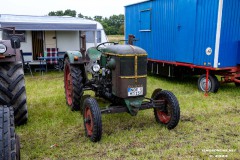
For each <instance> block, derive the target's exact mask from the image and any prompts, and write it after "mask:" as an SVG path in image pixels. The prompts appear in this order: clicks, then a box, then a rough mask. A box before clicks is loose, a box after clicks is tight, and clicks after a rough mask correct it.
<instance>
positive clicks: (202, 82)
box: [198, 74, 220, 93]
mask: <svg viewBox="0 0 240 160" xmlns="http://www.w3.org/2000/svg"><path fill="white" fill-rule="evenodd" d="M219 87H220V84H219V81H218V79H217V77H216V76H215V75H209V76H208V90H207V92H213V93H216V92H217V91H218V89H219ZM198 89H199V91H202V92H206V74H203V75H201V76H200V77H199V78H198Z"/></svg>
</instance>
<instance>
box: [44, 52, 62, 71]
mask: <svg viewBox="0 0 240 160" xmlns="http://www.w3.org/2000/svg"><path fill="white" fill-rule="evenodd" d="M46 62H47V64H50V65H54V68H55V69H59V61H58V48H47V59H46Z"/></svg>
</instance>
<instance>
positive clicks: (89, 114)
mask: <svg viewBox="0 0 240 160" xmlns="http://www.w3.org/2000/svg"><path fill="white" fill-rule="evenodd" d="M83 111H84V113H83V122H84V128H85V135H86V136H87V137H88V138H89V139H90V140H91V141H92V142H98V141H100V140H101V137H102V117H101V111H100V109H99V107H98V103H97V101H96V100H95V99H94V98H91V97H90V98H86V99H85V101H84V103H83Z"/></svg>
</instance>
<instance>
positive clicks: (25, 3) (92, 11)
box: [0, 0, 144, 17]
mask: <svg viewBox="0 0 240 160" xmlns="http://www.w3.org/2000/svg"><path fill="white" fill-rule="evenodd" d="M142 1H144V0H0V2H1V3H0V14H17V15H40V16H42V15H47V14H48V13H49V12H50V11H58V10H63V11H64V10H66V9H71V10H75V11H76V12H77V14H79V13H81V14H83V15H84V16H91V17H93V16H96V15H99V16H103V17H109V16H111V15H113V14H117V15H118V14H124V6H126V5H129V4H133V3H137V2H142Z"/></svg>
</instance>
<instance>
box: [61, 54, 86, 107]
mask: <svg viewBox="0 0 240 160" xmlns="http://www.w3.org/2000/svg"><path fill="white" fill-rule="evenodd" d="M82 80H83V78H82V71H81V69H80V66H79V65H74V64H70V62H69V59H68V58H66V59H65V61H64V89H65V97H66V103H67V105H68V106H69V107H70V108H71V110H72V111H77V110H79V109H80V100H81V96H82V95H83V83H82Z"/></svg>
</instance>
